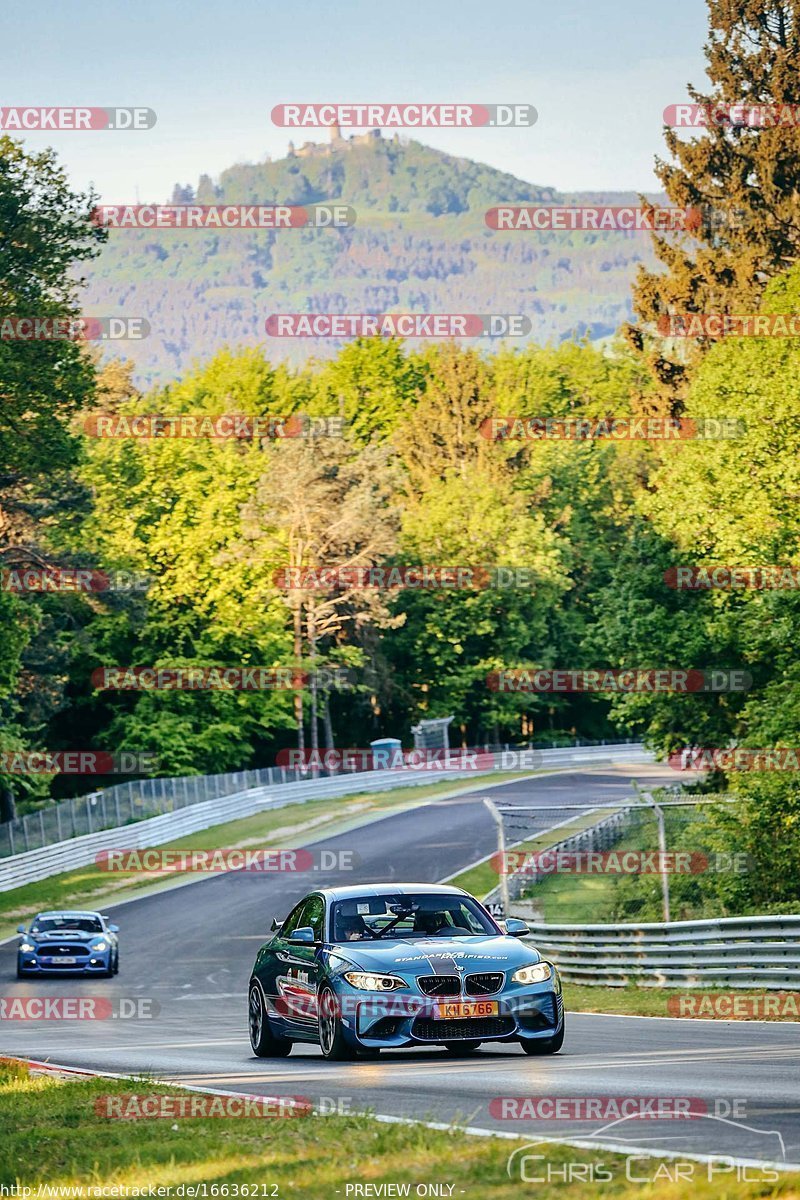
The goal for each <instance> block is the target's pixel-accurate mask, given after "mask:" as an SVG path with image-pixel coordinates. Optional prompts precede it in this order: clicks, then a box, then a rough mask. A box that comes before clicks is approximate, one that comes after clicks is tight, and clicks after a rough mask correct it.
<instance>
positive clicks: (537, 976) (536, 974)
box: [511, 962, 553, 983]
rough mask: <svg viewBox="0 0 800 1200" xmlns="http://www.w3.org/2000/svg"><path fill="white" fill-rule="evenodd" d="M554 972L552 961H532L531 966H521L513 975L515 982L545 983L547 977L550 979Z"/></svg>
mask: <svg viewBox="0 0 800 1200" xmlns="http://www.w3.org/2000/svg"><path fill="white" fill-rule="evenodd" d="M552 974H553V968H552V967H551V966H550V963H546V962H538V963H531V965H530V966H529V967H520V969H519V970H518V971H515V972H514V974H513V975H512V976H511V978H512V979H513V981H514V983H544V981H545V980H546V979H550V977H551V976H552Z"/></svg>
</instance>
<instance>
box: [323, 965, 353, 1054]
mask: <svg viewBox="0 0 800 1200" xmlns="http://www.w3.org/2000/svg"><path fill="white" fill-rule="evenodd" d="M318 1007H319V1045H320V1049H321V1050H322V1054H323V1057H324V1058H327V1059H328V1061H329V1062H350V1061H352V1059H354V1058H355V1057H356V1051H355V1049H354V1048H353V1047H352V1046H351V1045H350V1043H349V1042H348V1041H347V1039H346V1038H345V1036H344V1032H343V1030H342V1023H341V1021H340V1020H339V1001H338V999H337V996H336V993H335V992H334V990H333V988H332V987H331V986H330V984H329V983H324V984H323V985H322V987H321V988H320V992H319V1005H318Z"/></svg>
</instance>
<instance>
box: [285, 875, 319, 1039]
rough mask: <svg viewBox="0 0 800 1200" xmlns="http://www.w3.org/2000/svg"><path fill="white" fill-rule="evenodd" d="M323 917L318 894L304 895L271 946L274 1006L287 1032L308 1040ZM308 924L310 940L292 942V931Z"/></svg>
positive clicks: (314, 1019)
mask: <svg viewBox="0 0 800 1200" xmlns="http://www.w3.org/2000/svg"><path fill="white" fill-rule="evenodd" d="M324 919H325V901H324V899H323V898H322V896H319V895H317V894H313V895H311V896H308V897H307V898H306V899H305V900H304V901H302V902H301V903H300V904H299V905H298V906H297V908H296V909H294V910H293V911H292V912H291V913H290V914H289V917H288V918H287V920H286V921H284V923H283V926H282V928H281V931H280V934H279V935H278V938H277V940H276V946H275V963H276V970H275V989H276V1001H275V1006H276V1008H277V1009H278V1011H279V1012H280V1014H281V1016H283V1017H284V1019H285V1021H286V1024H287V1033H290V1034H291V1035H292V1036H294V1037H297V1036H300V1037H303V1038H308V1039H309V1040H313V1039H315V1038H316V1035H317V987H318V984H319V971H320V967H319V957H318V951H319V946H320V943H321V942H322V937H323V925H324ZM308 926H310V927H311V928H312V929H313V931H314V943H313V944H312V943H311V942H309V943H308V944H307V945H293V944H292V942H291V941H290V938H291V935H292V934H293V933H294V931H295V930H296V929H303V928H305V927H308Z"/></svg>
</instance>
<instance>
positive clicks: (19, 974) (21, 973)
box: [17, 963, 25, 979]
mask: <svg viewBox="0 0 800 1200" xmlns="http://www.w3.org/2000/svg"><path fill="white" fill-rule="evenodd" d="M24 978H25V972H24V971H23V970H22V968H21V967H20V965H19V963H17V979H24Z"/></svg>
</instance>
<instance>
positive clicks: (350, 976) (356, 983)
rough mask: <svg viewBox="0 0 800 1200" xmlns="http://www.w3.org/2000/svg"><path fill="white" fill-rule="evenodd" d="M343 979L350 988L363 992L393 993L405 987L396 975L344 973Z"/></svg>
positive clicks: (403, 981) (363, 972)
mask: <svg viewBox="0 0 800 1200" xmlns="http://www.w3.org/2000/svg"><path fill="white" fill-rule="evenodd" d="M344 977H345V979H346V980H347V982H348V983H349V984H350V986H351V987H354V988H360V989H361V990H362V991H364V992H393V991H394V990H395V988H401V987H406V986H407V984H406V981H405V980H404V979H400V978H398V976H397V975H372V974H370V973H369V972H366V971H345V973H344Z"/></svg>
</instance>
